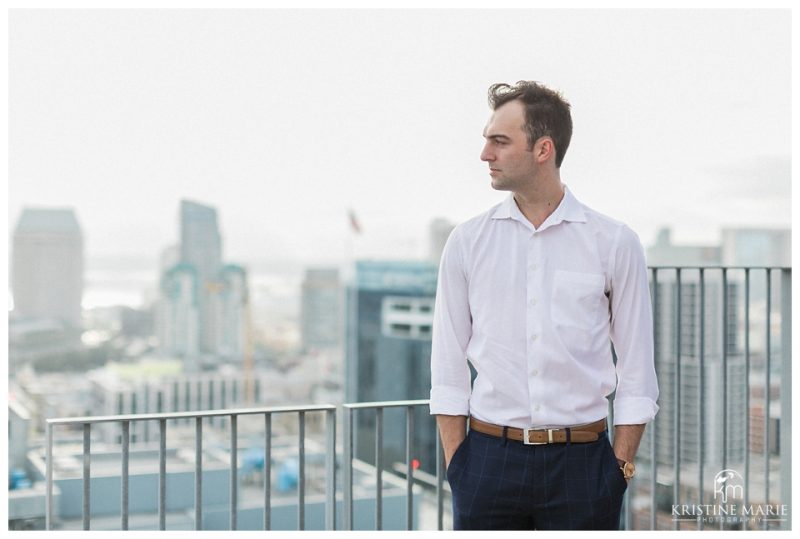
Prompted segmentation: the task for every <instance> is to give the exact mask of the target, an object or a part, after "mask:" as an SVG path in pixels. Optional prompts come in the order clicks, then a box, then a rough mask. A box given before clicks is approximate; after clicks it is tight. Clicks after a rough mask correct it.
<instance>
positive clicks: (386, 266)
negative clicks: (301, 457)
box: [345, 261, 438, 473]
mask: <svg viewBox="0 0 800 539" xmlns="http://www.w3.org/2000/svg"><path fill="white" fill-rule="evenodd" d="M437 270H438V268H437V266H436V264H433V263H430V262H412V261H397V262H394V261H392V262H390V261H386V262H378V261H357V262H356V266H355V275H354V281H353V282H352V283H350V284H349V285H348V290H347V322H346V323H347V329H346V336H347V338H346V353H345V357H346V364H345V399H346V401H347V402H370V401H392V400H406V399H427V398H428V397H429V395H430V387H431V386H430V382H431V378H430V356H431V330H432V327H433V305H434V298H435V294H436V279H437ZM425 412H427V410H425ZM387 413H388V412H387ZM429 422H430V418H429V417H425V418H423V417H420V418H419V419H418V420H416V421H415V422H414V430H415V434H414V440H417V441H418V443H417V444H416V446H415V449H416V456H415V458H417V459H418V460H419V462H420V466H421V468H422V469H424V470H425V471H428V472H431V473H435V470H436V461H435V443H436V440H435V438H434V429H433V428H432V427H431V425H430V423H429ZM404 429H405V421H404V420H403V419H402V418H400V419H399V420H394V418H392V419H387V421H385V422H384V424H383V432H384V445H383V447H384V453H383V454H384V457H385V460H384V462H386V463H387V466H391V463H393V462H402V461H403V460H404V459H405V441H404V440H405V438H404V436H405V434H404V432H405V430H404ZM354 436H355V451H356V456H357V457H358V458H362V459H364V460H367V461H370V462H371V461H373V460H372V459H374V452H375V416H374V414H367V413H360V414H358V416H357V418H356V426H355V429H354Z"/></svg>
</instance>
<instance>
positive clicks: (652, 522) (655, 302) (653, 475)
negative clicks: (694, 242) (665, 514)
mask: <svg viewBox="0 0 800 539" xmlns="http://www.w3.org/2000/svg"><path fill="white" fill-rule="evenodd" d="M652 272H653V277H652V280H653V301H652V304H653V332H654V335H653V337H654V341H655V337H657V329H656V328H658V324H659V316H658V313H659V310H658V308H659V305H658V303H659V302H658V269H657V268H652ZM660 348H661V347H660V346H658V345H656V346H655V350H654V352H655V362H656V365H659V364H660V353H659V349H660ZM651 423H652V424H651V425H650V429H648V430H649V431H650V436H649V438H650V529H651V530H655V529H656V486H657V482H656V481H657V479H656V467H657V463H656V426H657V425H658V423H659V421H658V417H656V419H655V420H653V421H652V422H651Z"/></svg>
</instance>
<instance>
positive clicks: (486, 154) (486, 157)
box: [481, 144, 494, 161]
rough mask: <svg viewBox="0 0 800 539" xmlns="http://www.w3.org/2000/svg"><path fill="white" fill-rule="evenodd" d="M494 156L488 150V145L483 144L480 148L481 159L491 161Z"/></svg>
mask: <svg viewBox="0 0 800 539" xmlns="http://www.w3.org/2000/svg"><path fill="white" fill-rule="evenodd" d="M493 159H494V156H493V155H492V154H491V152H489V145H488V144H487V145H485V146H484V147H483V150H481V161H492V160H493Z"/></svg>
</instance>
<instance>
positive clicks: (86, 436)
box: [45, 405, 336, 530]
mask: <svg viewBox="0 0 800 539" xmlns="http://www.w3.org/2000/svg"><path fill="white" fill-rule="evenodd" d="M309 412H325V415H326V421H325V431H326V440H327V441H326V461H325V462H326V464H325V467H326V479H327V481H326V490H325V492H326V503H325V507H326V510H325V525H326V528H327V529H330V530H332V529H335V527H336V512H335V508H336V504H335V496H336V461H335V458H336V407H335V406H333V405H314V406H301V407H293V406H282V407H271V408H248V409H240V410H213V411H206V412H178V413H160V414H134V415H116V416H97V417H75V418H63V419H48V420H47V427H46V428H47V431H46V435H45V436H46V453H45V455H46V457H45V458H46V493H45V527H46V529H48V530H50V529H52V525H53V509H54V508H53V429H54V427H56V426H59V425H60V426H67V425H82V426H83V511H82V512H83V529H84V530H89V529H90V520H91V506H90V499H91V498H90V484H91V481H90V479H91V426H92V425H93V424H97V423H107V422H118V423H120V424H121V427H122V451H121V458H122V474H121V476H122V483H121V484H122V492H121V499H122V504H121V507H120V515H121V528H122V530H127V529H128V516H129V499H128V492H129V474H128V468H129V462H130V451H129V448H130V423H131V422H134V421H152V420H157V421H158V424H159V452H158V454H159V459H158V461H159V467H158V468H159V469H158V529H159V530H165V529H166V477H167V474H166V461H167V451H166V441H167V420H168V419H195V483H194V496H195V498H194V500H195V529H196V530H201V529H202V522H203V521H202V507H203V499H202V492H203V490H202V478H203V473H202V472H203V459H202V456H203V419H204V418H207V417H227V418H229V419H230V510H229V515H230V529H231V530H235V529H236V527H237V512H238V511H237V509H238V507H237V505H238V495H237V494H238V484H239V481H238V475H237V474H238V462H237V454H238V448H237V442H238V441H237V420H238V418H239V416H245V415H263V416H264V427H265V428H264V432H265V435H264V447H265V449H264V529H265V530H269V529H270V509H271V503H270V496H271V483H270V460H271V448H272V416H273V415H275V414H285V413H296V414H298V422H299V436H298V459H299V479H298V492H297V497H298V499H297V505H298V515H297V527H298V529H300V530H302V529H304V527H305V490H304V483H305V481H304V479H305V477H304V470H305V417H306V413H309Z"/></svg>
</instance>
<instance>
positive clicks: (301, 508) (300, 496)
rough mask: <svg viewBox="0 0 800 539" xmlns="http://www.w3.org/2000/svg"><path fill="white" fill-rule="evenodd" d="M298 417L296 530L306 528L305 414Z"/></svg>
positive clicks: (302, 413) (301, 413)
mask: <svg viewBox="0 0 800 539" xmlns="http://www.w3.org/2000/svg"><path fill="white" fill-rule="evenodd" d="M299 413H300V417H299V423H300V424H299V428H298V436H299V440H298V443H299V459H298V460H299V461H300V462H299V470H298V479H297V529H298V530H300V531H302V530H305V527H306V445H305V441H306V414H305V412H303V411H300V412H299Z"/></svg>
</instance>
